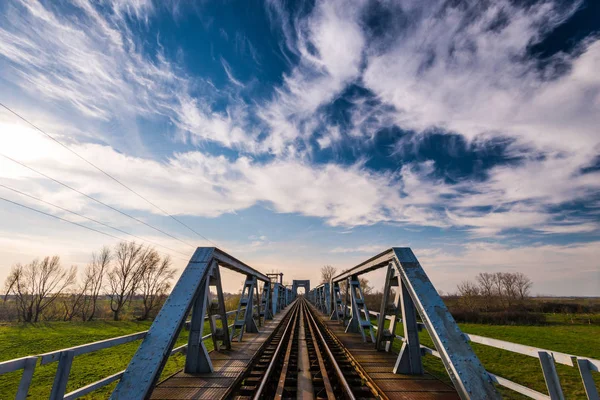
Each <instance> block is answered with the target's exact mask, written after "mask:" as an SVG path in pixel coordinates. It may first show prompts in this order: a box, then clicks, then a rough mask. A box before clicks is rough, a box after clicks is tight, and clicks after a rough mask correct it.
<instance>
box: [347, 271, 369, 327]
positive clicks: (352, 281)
mask: <svg viewBox="0 0 600 400" xmlns="http://www.w3.org/2000/svg"><path fill="white" fill-rule="evenodd" d="M358 284H359V283H358V276H356V275H352V277H351V278H349V279H348V294H349V295H350V302H351V305H352V315H351V316H350V322H348V326H346V332H352V333H358V332H359V331H360V332H363V331H362V328H360V325H359V323H358V306H357V305H356V296H355V294H354V286H355V285H358ZM364 335H365V333H364V332H363V337H364Z"/></svg>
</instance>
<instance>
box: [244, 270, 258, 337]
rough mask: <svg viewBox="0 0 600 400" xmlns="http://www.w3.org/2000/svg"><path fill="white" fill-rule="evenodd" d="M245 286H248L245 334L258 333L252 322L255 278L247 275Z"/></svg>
mask: <svg viewBox="0 0 600 400" xmlns="http://www.w3.org/2000/svg"><path fill="white" fill-rule="evenodd" d="M246 285H250V288H249V289H248V305H247V306H246V318H245V319H246V332H248V333H258V327H257V326H256V322H255V321H254V288H255V287H256V277H255V276H251V275H248V278H246Z"/></svg>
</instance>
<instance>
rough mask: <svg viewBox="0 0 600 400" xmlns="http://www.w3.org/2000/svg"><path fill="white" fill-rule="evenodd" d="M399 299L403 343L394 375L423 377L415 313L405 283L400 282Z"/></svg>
mask: <svg viewBox="0 0 600 400" xmlns="http://www.w3.org/2000/svg"><path fill="white" fill-rule="evenodd" d="M399 289H400V294H401V295H400V298H401V300H402V323H403V325H404V339H405V341H404V343H403V344H402V348H401V349H400V354H398V359H397V360H396V365H395V366H394V373H395V374H409V375H423V363H422V361H421V345H420V343H419V329H418V326H417V313H416V310H415V305H414V304H413V301H412V299H411V298H410V294H409V293H408V290H407V289H406V285H405V283H404V282H403V281H402V280H401V281H400V288H399Z"/></svg>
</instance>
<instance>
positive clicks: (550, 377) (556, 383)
mask: <svg viewBox="0 0 600 400" xmlns="http://www.w3.org/2000/svg"><path fill="white" fill-rule="evenodd" d="M538 355H539V358H540V364H541V365H542V371H543V373H544V380H545V381H546V387H547V388H548V394H549V395H550V399H551V400H565V395H564V394H563V391H562V387H561V386H560V380H559V379H558V374H557V373H556V366H555V365H554V357H552V355H551V354H549V353H547V352H545V351H540V352H538Z"/></svg>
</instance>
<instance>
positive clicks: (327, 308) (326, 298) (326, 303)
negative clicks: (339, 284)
mask: <svg viewBox="0 0 600 400" xmlns="http://www.w3.org/2000/svg"><path fill="white" fill-rule="evenodd" d="M329 288H330V286H329V282H325V283H324V284H323V308H324V310H323V312H324V313H325V315H330V314H331V301H330V299H331V293H330V290H329Z"/></svg>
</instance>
